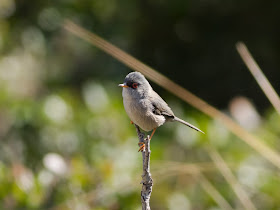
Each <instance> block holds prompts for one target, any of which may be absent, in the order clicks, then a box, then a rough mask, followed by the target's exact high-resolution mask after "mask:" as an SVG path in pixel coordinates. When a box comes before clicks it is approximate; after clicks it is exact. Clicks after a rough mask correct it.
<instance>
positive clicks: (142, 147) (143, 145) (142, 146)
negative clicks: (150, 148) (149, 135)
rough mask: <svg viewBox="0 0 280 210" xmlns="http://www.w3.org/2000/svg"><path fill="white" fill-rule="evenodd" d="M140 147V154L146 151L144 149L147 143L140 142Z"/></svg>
mask: <svg viewBox="0 0 280 210" xmlns="http://www.w3.org/2000/svg"><path fill="white" fill-rule="evenodd" d="M138 146H139V147H140V148H139V150H138V152H140V151H141V152H143V151H144V149H145V143H144V142H139V143H138Z"/></svg>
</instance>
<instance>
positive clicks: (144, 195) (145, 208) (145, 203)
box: [135, 125, 153, 210]
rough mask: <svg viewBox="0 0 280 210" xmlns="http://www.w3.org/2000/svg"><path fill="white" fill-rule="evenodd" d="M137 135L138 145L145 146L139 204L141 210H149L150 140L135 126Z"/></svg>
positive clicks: (150, 177) (151, 181)
mask: <svg viewBox="0 0 280 210" xmlns="http://www.w3.org/2000/svg"><path fill="white" fill-rule="evenodd" d="M135 128H136V131H137V135H138V138H139V143H144V144H145V149H144V151H142V158H143V174H142V181H141V184H142V190H141V203H142V210H150V209H151V208H150V198H151V194H152V188H153V179H152V174H151V172H150V155H151V150H150V140H149V136H147V137H146V138H145V135H144V134H143V133H142V132H141V131H140V128H139V127H138V125H135Z"/></svg>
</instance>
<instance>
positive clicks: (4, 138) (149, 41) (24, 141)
mask: <svg viewBox="0 0 280 210" xmlns="http://www.w3.org/2000/svg"><path fill="white" fill-rule="evenodd" d="M274 3H275V4H272V5H270V4H267V3H265V2H262V1H246V2H243V1H234V2H233V1H226V2H223V1H212V2H211V1H191V0H188V1H179V0H177V1H159V0H158V1H148V0H144V1H142V0H141V1H140V0H135V1H131V0H130V1H129V0H102V1H97V0H82V1H78V0H56V1H35V0H30V1H28V2H27V1H23V0H17V1H15V0H1V1H0V140H1V141H0V148H1V149H0V185H1V188H0V209H77V210H80V209H97V210H101V209H141V203H140V188H141V185H140V184H139V182H140V180H141V177H140V175H141V173H142V171H141V167H142V165H141V164H142V163H141V154H140V153H137V150H138V145H137V141H138V140H137V137H136V132H135V129H134V127H133V126H132V125H130V124H129V119H128V117H127V115H126V114H125V111H124V108H123V105H122V98H121V89H120V88H118V87H117V84H118V83H121V82H122V80H123V78H124V76H125V75H126V74H127V73H128V72H129V71H130V70H129V69H127V68H126V67H124V66H123V65H122V64H120V63H118V62H117V61H115V60H114V59H112V58H110V57H109V56H107V55H105V54H104V53H102V52H100V51H99V50H98V49H96V48H94V47H92V46H90V45H89V44H88V43H85V42H84V41H81V40H79V39H77V38H75V37H74V36H72V35H70V34H68V33H67V32H66V31H64V30H62V29H61V27H60V24H61V23H62V22H63V20H64V18H70V19H71V20H74V21H75V22H76V23H79V24H81V25H83V26H85V27H86V28H87V29H90V30H93V31H95V32H97V33H98V34H99V35H101V36H104V37H105V38H106V39H108V40H110V41H111V42H113V43H114V44H116V45H117V46H119V47H121V48H122V49H125V50H126V51H128V52H130V53H132V54H133V55H135V56H136V57H138V58H140V59H141V60H143V61H144V62H146V63H148V64H150V65H152V66H153V67H155V68H157V69H160V71H161V72H163V73H164V74H166V75H168V76H169V77H170V78H172V79H173V80H175V81H177V82H179V83H180V84H182V85H183V86H184V87H186V88H188V89H191V90H193V91H194V92H196V93H197V94H198V95H200V96H202V97H203V98H204V99H206V100H207V101H209V102H211V103H212V104H214V105H218V106H219V107H220V108H223V109H224V110H225V112H227V113H228V114H231V115H232V116H233V117H235V118H236V120H237V121H238V122H239V123H240V124H241V125H242V126H244V127H245V128H246V129H248V130H251V131H252V132H254V133H255V134H256V135H258V136H260V137H261V138H262V139H263V140H264V141H266V143H267V144H269V145H270V146H271V147H273V148H275V149H276V150H280V144H279V135H280V130H279V124H280V118H279V116H278V115H277V113H276V112H274V111H272V110H271V109H270V108H269V103H268V102H266V99H265V98H264V96H263V94H262V93H261V91H260V90H259V88H258V87H257V85H256V84H255V82H254V80H253V79H252V78H251V77H250V75H249V73H248V72H247V70H246V69H245V66H244V65H243V64H242V63H241V61H240V59H239V57H238V55H237V53H236V52H235V50H234V44H235V42H236V41H237V40H238V39H241V40H243V41H245V43H248V46H249V49H250V48H252V52H253V55H256V58H257V61H259V62H260V64H261V66H262V67H264V69H265V70H267V72H268V74H267V75H268V78H269V79H270V80H271V81H272V84H273V85H275V86H276V89H278V90H279V88H280V86H279V79H278V78H279V76H280V75H279V71H275V69H277V67H279V59H277V58H278V57H279V53H280V51H279V49H280V48H279V43H280V42H279V37H280V36H279V32H280V31H279V30H278V29H277V27H275V26H277V21H278V19H279V18H278V16H279V12H278V11H279V6H280V5H279V3H276V2H274ZM175 72H176V73H175ZM277 76H278V77H277ZM155 89H156V90H158V91H159V92H161V95H163V97H164V98H166V100H167V101H168V102H169V105H170V106H171V107H172V109H173V110H174V112H175V113H176V114H177V115H178V116H180V117H181V118H183V119H185V120H187V121H189V122H191V123H193V124H195V125H197V126H198V127H199V128H201V129H202V130H204V131H205V132H206V135H201V134H199V133H196V132H195V131H193V130H190V129H187V128H185V127H184V126H183V125H179V124H176V123H174V124H173V123H169V124H166V125H164V127H161V128H159V129H158V130H157V132H156V134H155V136H154V137H153V140H152V142H151V148H152V156H151V158H152V160H151V164H152V165H151V172H152V174H153V176H154V183H155V184H154V188H153V193H152V199H151V205H152V209H177V210H178V209H209V210H210V209H211V210H217V209H220V208H219V207H218V204H217V203H215V201H214V200H213V198H212V197H211V196H210V195H209V194H207V193H206V192H205V191H204V189H203V188H202V187H201V185H200V182H199V179H198V178H197V177H196V176H195V175H194V174H193V170H191V169H190V170H189V171H186V170H183V165H184V164H187V163H193V164H194V165H195V166H201V168H202V169H203V170H202V171H203V173H204V175H205V176H206V177H207V179H208V180H209V181H210V182H211V183H212V184H213V185H214V186H215V187H216V188H217V190H218V191H219V192H220V193H221V194H222V196H223V197H224V198H225V199H226V200H227V201H228V202H229V203H230V204H231V205H232V206H233V207H234V208H242V207H240V201H239V200H238V199H237V197H236V196H235V194H234V193H233V191H232V189H231V188H230V186H229V185H228V183H227V182H226V181H225V180H224V178H223V177H222V175H221V174H220V173H219V171H218V170H217V169H216V168H215V166H214V164H213V163H212V161H211V159H210V158H209V156H208V154H207V151H206V150H205V149H204V147H205V146H207V145H208V144H211V145H213V146H215V147H216V148H217V149H218V150H219V152H220V154H221V155H222V157H223V158H224V159H225V161H226V162H227V163H228V164H229V166H230V167H231V169H232V171H233V173H234V174H235V175H236V177H237V179H238V181H239V182H240V183H241V184H242V186H243V187H244V189H245V190H246V192H247V193H248V195H249V196H250V198H251V199H252V201H253V203H254V204H255V205H256V207H257V208H258V209H279V206H280V199H279V195H280V193H279V187H278V186H279V184H280V179H279V172H278V171H277V170H276V169H275V168H274V167H273V166H271V165H270V164H269V163H268V162H266V161H265V160H264V159H263V158H262V157H261V155H260V154H257V153H256V152H255V151H253V150H252V149H251V148H250V147H249V146H248V145H245V144H244V143H243V142H242V141H240V140H239V139H238V138H237V137H235V136H233V135H232V134H231V133H229V132H228V131H227V129H226V128H225V127H223V125H221V124H220V123H219V122H217V121H216V120H213V119H209V118H208V117H206V116H204V115H202V114H200V113H198V112H197V111H196V110H194V109H192V108H191V107H189V106H188V105H186V104H183V103H181V102H179V101H178V99H177V98H174V96H171V95H169V94H168V93H166V92H163V91H162V90H161V89H159V88H158V87H157V86H155ZM237 95H245V96H247V97H249V98H251V101H254V103H256V104H257V105H258V106H257V107H258V108H257V109H258V110H261V111H262V112H261V115H260V114H258V111H257V110H256V109H255V108H254V106H253V105H252V103H251V102H250V100H247V99H246V98H243V99H242V100H243V101H242V100H241V101H240V100H239V102H240V103H239V102H238V98H237V101H235V102H236V103H233V102H232V101H231V102H230V99H232V98H234V97H235V96H237ZM239 99H240V98H239ZM244 100H245V101H247V102H246V103H247V104H246V103H245V104H244V103H243V102H244ZM228 103H230V107H229V108H228V107H227V104H228ZM240 104H241V105H240ZM248 104H249V105H248ZM244 107H245V108H247V109H245V110H246V112H245V113H244V112H243V111H244ZM248 107H249V108H248ZM248 110H249V111H248ZM178 163H180V164H182V167H177V168H176V169H174V168H172V166H174V165H176V164H178ZM204 164H206V165H207V164H208V166H210V167H204Z"/></svg>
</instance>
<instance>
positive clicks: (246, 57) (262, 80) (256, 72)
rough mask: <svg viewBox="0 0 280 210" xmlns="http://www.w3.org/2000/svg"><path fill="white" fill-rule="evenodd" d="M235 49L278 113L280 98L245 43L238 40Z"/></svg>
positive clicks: (279, 110) (279, 112)
mask: <svg viewBox="0 0 280 210" xmlns="http://www.w3.org/2000/svg"><path fill="white" fill-rule="evenodd" d="M236 49H237V51H238V53H239V55H240V57H241V58H242V60H243V61H244V63H245V64H246V66H247V67H248V69H249V71H250V72H251V73H252V75H253V76H254V78H255V80H256V81H257V82H258V84H259V86H260V87H261V89H262V90H263V92H264V94H265V95H266V97H267V98H268V99H269V101H270V103H271V104H272V105H273V107H274V108H275V109H276V111H277V112H278V114H280V98H279V96H278V94H277V93H276V91H275V90H274V89H273V87H272V85H271V84H270V82H269V81H268V79H267V78H266V76H265V75H264V74H263V72H262V70H261V68H260V67H259V65H258V64H257V63H256V61H255V60H254V58H253V56H252V55H251V53H250V52H249V50H248V49H247V47H246V45H245V44H244V43H243V42H238V43H237V44H236Z"/></svg>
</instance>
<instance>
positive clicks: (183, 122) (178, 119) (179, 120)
mask: <svg viewBox="0 0 280 210" xmlns="http://www.w3.org/2000/svg"><path fill="white" fill-rule="evenodd" d="M174 120H175V121H177V122H180V123H182V124H184V125H186V126H189V127H190V128H192V129H194V130H196V131H199V132H201V133H203V134H205V133H204V132H203V131H201V130H200V129H198V128H197V127H195V126H194V125H192V124H190V123H188V122H186V121H184V120H182V119H180V118H178V117H174Z"/></svg>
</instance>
